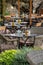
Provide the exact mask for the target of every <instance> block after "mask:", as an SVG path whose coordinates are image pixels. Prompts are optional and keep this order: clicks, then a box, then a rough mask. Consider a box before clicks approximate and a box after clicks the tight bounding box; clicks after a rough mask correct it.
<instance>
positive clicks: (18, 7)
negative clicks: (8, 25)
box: [18, 0, 20, 16]
mask: <svg viewBox="0 0 43 65" xmlns="http://www.w3.org/2000/svg"><path fill="white" fill-rule="evenodd" d="M18 15H19V16H20V0H18Z"/></svg>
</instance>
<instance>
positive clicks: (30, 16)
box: [30, 0, 32, 26]
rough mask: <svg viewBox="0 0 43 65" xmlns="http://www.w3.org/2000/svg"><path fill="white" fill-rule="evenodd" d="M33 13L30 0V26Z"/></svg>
mask: <svg viewBox="0 0 43 65" xmlns="http://www.w3.org/2000/svg"><path fill="white" fill-rule="evenodd" d="M31 14H32V0H30V26H31V24H32V18H31Z"/></svg>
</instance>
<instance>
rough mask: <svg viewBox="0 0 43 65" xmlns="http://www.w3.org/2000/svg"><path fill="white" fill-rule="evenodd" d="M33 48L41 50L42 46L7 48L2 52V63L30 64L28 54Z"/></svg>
mask: <svg viewBox="0 0 43 65" xmlns="http://www.w3.org/2000/svg"><path fill="white" fill-rule="evenodd" d="M32 50H40V48H36V47H35V48H25V47H24V48H23V49H20V50H19V49H17V50H13V49H12V50H6V51H5V52H2V53H1V54H0V65H29V63H28V62H27V59H26V54H27V53H28V52H30V51H32Z"/></svg>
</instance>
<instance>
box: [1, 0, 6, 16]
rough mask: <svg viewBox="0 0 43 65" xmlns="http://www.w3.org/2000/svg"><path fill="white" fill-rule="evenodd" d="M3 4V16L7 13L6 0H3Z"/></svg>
mask: <svg viewBox="0 0 43 65" xmlns="http://www.w3.org/2000/svg"><path fill="white" fill-rule="evenodd" d="M2 4H3V16H4V14H5V4H6V0H2Z"/></svg>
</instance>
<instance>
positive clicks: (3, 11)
mask: <svg viewBox="0 0 43 65" xmlns="http://www.w3.org/2000/svg"><path fill="white" fill-rule="evenodd" d="M5 1H6V0H3V16H4V11H5ZM29 10H30V16H29V17H30V25H31V23H32V19H31V14H32V0H30V9H29ZM18 15H19V16H20V0H18Z"/></svg>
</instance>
